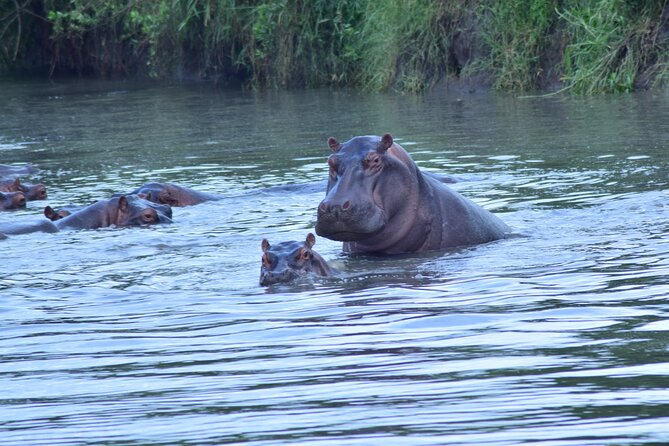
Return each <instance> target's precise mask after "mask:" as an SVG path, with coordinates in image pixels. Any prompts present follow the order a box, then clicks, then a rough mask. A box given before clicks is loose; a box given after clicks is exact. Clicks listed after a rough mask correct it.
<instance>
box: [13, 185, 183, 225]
mask: <svg viewBox="0 0 669 446" xmlns="http://www.w3.org/2000/svg"><path fill="white" fill-rule="evenodd" d="M158 223H172V208H170V207H169V206H166V205H157V204H155V203H151V202H148V201H146V200H144V199H142V198H140V197H137V196H133V195H129V196H125V195H122V196H120V197H114V198H111V199H109V200H100V201H97V202H95V203H93V204H91V205H90V206H86V207H85V208H83V209H81V210H79V211H76V212H73V213H72V214H70V215H68V216H66V217H63V218H61V219H59V220H57V221H55V222H54V221H50V220H44V219H43V220H41V221H38V222H32V223H9V224H4V225H0V233H4V234H9V235H14V234H28V233H31V232H58V231H59V230H62V229H98V228H106V227H109V226H118V227H122V226H145V225H153V224H158Z"/></svg>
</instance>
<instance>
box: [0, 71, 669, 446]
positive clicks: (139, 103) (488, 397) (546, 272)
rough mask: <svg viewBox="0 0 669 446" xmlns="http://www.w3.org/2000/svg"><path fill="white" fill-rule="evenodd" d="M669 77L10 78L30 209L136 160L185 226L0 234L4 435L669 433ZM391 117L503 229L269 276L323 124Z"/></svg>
mask: <svg viewBox="0 0 669 446" xmlns="http://www.w3.org/2000/svg"><path fill="white" fill-rule="evenodd" d="M668 116H669V95H667V94H666V93H641V94H635V95H628V96H616V97H600V98H578V97H550V98H534V99H522V98H517V97H512V96H506V95H500V94H495V93H487V94H460V95H458V94H447V93H440V94H436V93H435V94H431V95H428V96H402V95H394V94H363V93H356V92H349V91H329V90H323V91H313V90H311V91H291V92H237V91H227V90H221V89H217V88H216V87H213V86H210V85H171V84H167V85H164V84H161V85H157V84H142V83H115V82H92V81H76V82H74V81H72V82H57V83H43V82H37V81H16V80H14V81H9V80H5V81H2V82H0V155H1V156H2V158H1V159H0V163H5V164H22V163H26V162H30V163H34V164H36V165H38V166H39V167H40V168H41V171H40V173H38V174H36V175H33V176H31V177H29V178H26V180H32V181H33V182H35V181H40V182H43V183H44V184H45V185H46V186H47V188H48V193H49V199H48V201H46V202H39V201H34V202H30V203H28V207H27V209H25V210H21V211H16V212H9V211H7V212H2V213H0V223H5V222H13V221H35V220H39V219H40V218H43V217H41V211H42V208H43V207H44V205H45V204H47V203H48V204H51V205H52V206H61V205H65V204H87V203H90V202H92V201H94V200H98V199H101V198H106V197H108V196H109V195H110V194H112V193H115V192H125V191H130V190H132V189H134V188H135V187H137V186H139V185H141V184H143V183H144V182H148V181H165V182H175V183H179V184H181V185H184V186H188V187H191V188H194V189H198V190H202V191H205V192H210V193H216V194H220V195H222V196H224V198H223V199H221V200H219V201H214V202H208V203H204V204H201V205H198V206H192V207H187V208H175V209H174V223H173V224H171V225H159V226H153V227H148V228H109V229H101V230H92V231H64V232H60V233H57V234H29V235H20V236H13V237H10V238H9V239H7V240H4V241H0V250H1V252H2V267H1V268H0V296H1V298H0V327H1V328H0V389H1V390H0V444H2V445H112V444H113V445H176V444H180V445H209V444H253V445H287V444H291V445H292V444H305V445H306V444H309V445H321V444H328V445H378V444H384V445H437V444H440V445H441V444H443V445H466V444H477V445H481V444H490V445H516V444H541V445H602V444H616V445H618V444H665V443H668V442H669V319H668V318H667V316H669V303H668V302H667V299H668V296H669V185H668V182H669V158H668V156H667V147H668V145H669V119H667V117H668ZM385 132H390V133H392V134H393V136H394V137H395V139H396V141H397V142H399V143H400V144H402V145H403V146H404V147H405V149H407V151H409V152H410V153H411V155H412V156H413V157H414V159H415V160H416V162H417V163H418V164H419V166H420V167H421V168H423V169H425V170H429V171H434V172H444V173H448V174H451V175H454V176H456V177H457V178H458V180H459V181H458V183H457V184H455V185H453V186H452V187H453V188H454V189H456V190H458V191H459V192H461V193H462V194H464V195H466V196H467V197H469V198H471V199H472V200H474V201H476V202H477V203H479V204H481V205H482V206H484V207H485V208H487V209H489V210H491V211H493V212H495V213H496V214H497V215H499V216H500V217H501V218H502V219H503V220H504V221H505V222H506V223H507V224H509V225H510V226H511V227H512V228H513V230H514V234H513V236H512V237H510V238H508V239H505V240H501V241H498V242H494V243H490V244H486V245H481V246H476V247H470V248H461V249H454V250H449V251H445V252H432V253H426V254H421V255H410V256H400V257H396V258H374V257H349V256H346V255H344V254H342V252H341V244H340V243H337V242H334V241H330V240H327V239H324V238H322V237H318V238H317V242H316V246H315V249H316V250H317V251H318V252H319V253H320V254H321V255H322V256H323V257H324V258H325V259H327V260H328V261H330V262H331V263H332V264H333V265H334V266H335V267H337V268H338V269H339V270H340V271H341V274H340V275H339V276H338V277H335V278H330V279H325V278H307V279H304V280H299V281H297V282H294V283H292V284H287V285H280V286H273V287H269V288H264V287H260V286H259V285H258V276H259V269H260V256H261V249H260V244H261V240H262V239H263V238H268V239H269V241H270V243H278V242H281V241H285V240H291V239H292V240H302V239H304V238H305V236H306V234H307V233H308V232H309V231H313V228H314V224H315V215H316V212H315V210H316V206H317V205H318V202H319V201H320V200H321V199H322V198H323V196H324V187H325V186H324V181H325V178H326V176H327V165H326V161H325V160H326V157H327V155H328V153H329V149H328V147H327V143H326V140H327V138H328V137H329V136H335V137H336V138H338V139H339V140H341V141H345V140H347V139H349V138H350V137H352V136H355V135H365V134H383V133H385Z"/></svg>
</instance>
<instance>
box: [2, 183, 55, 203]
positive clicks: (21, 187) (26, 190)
mask: <svg viewBox="0 0 669 446" xmlns="http://www.w3.org/2000/svg"><path fill="white" fill-rule="evenodd" d="M0 191H1V192H22V193H23V195H24V196H25V198H26V200H28V201H30V200H46V187H45V186H44V185H43V184H41V183H40V184H29V183H22V182H21V180H20V179H19V177H16V178H14V179H9V180H0Z"/></svg>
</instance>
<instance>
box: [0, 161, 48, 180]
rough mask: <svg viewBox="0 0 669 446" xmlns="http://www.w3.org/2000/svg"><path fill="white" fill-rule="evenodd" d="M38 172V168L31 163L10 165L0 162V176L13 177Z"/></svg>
mask: <svg viewBox="0 0 669 446" xmlns="http://www.w3.org/2000/svg"><path fill="white" fill-rule="evenodd" d="M37 172H39V169H38V168H37V167H35V166H33V165H32V164H26V165H23V166H12V165H10V164H0V178H1V177H15V176H17V175H30V174H33V173H37Z"/></svg>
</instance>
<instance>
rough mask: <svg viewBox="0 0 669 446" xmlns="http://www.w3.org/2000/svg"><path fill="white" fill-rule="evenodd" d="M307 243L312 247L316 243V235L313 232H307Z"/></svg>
mask: <svg viewBox="0 0 669 446" xmlns="http://www.w3.org/2000/svg"><path fill="white" fill-rule="evenodd" d="M305 243H306V245H307V246H308V247H309V248H311V247H312V246H314V245H315V244H316V237H315V236H314V234H312V233H311V232H310V233H308V234H307V240H306V241H305Z"/></svg>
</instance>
